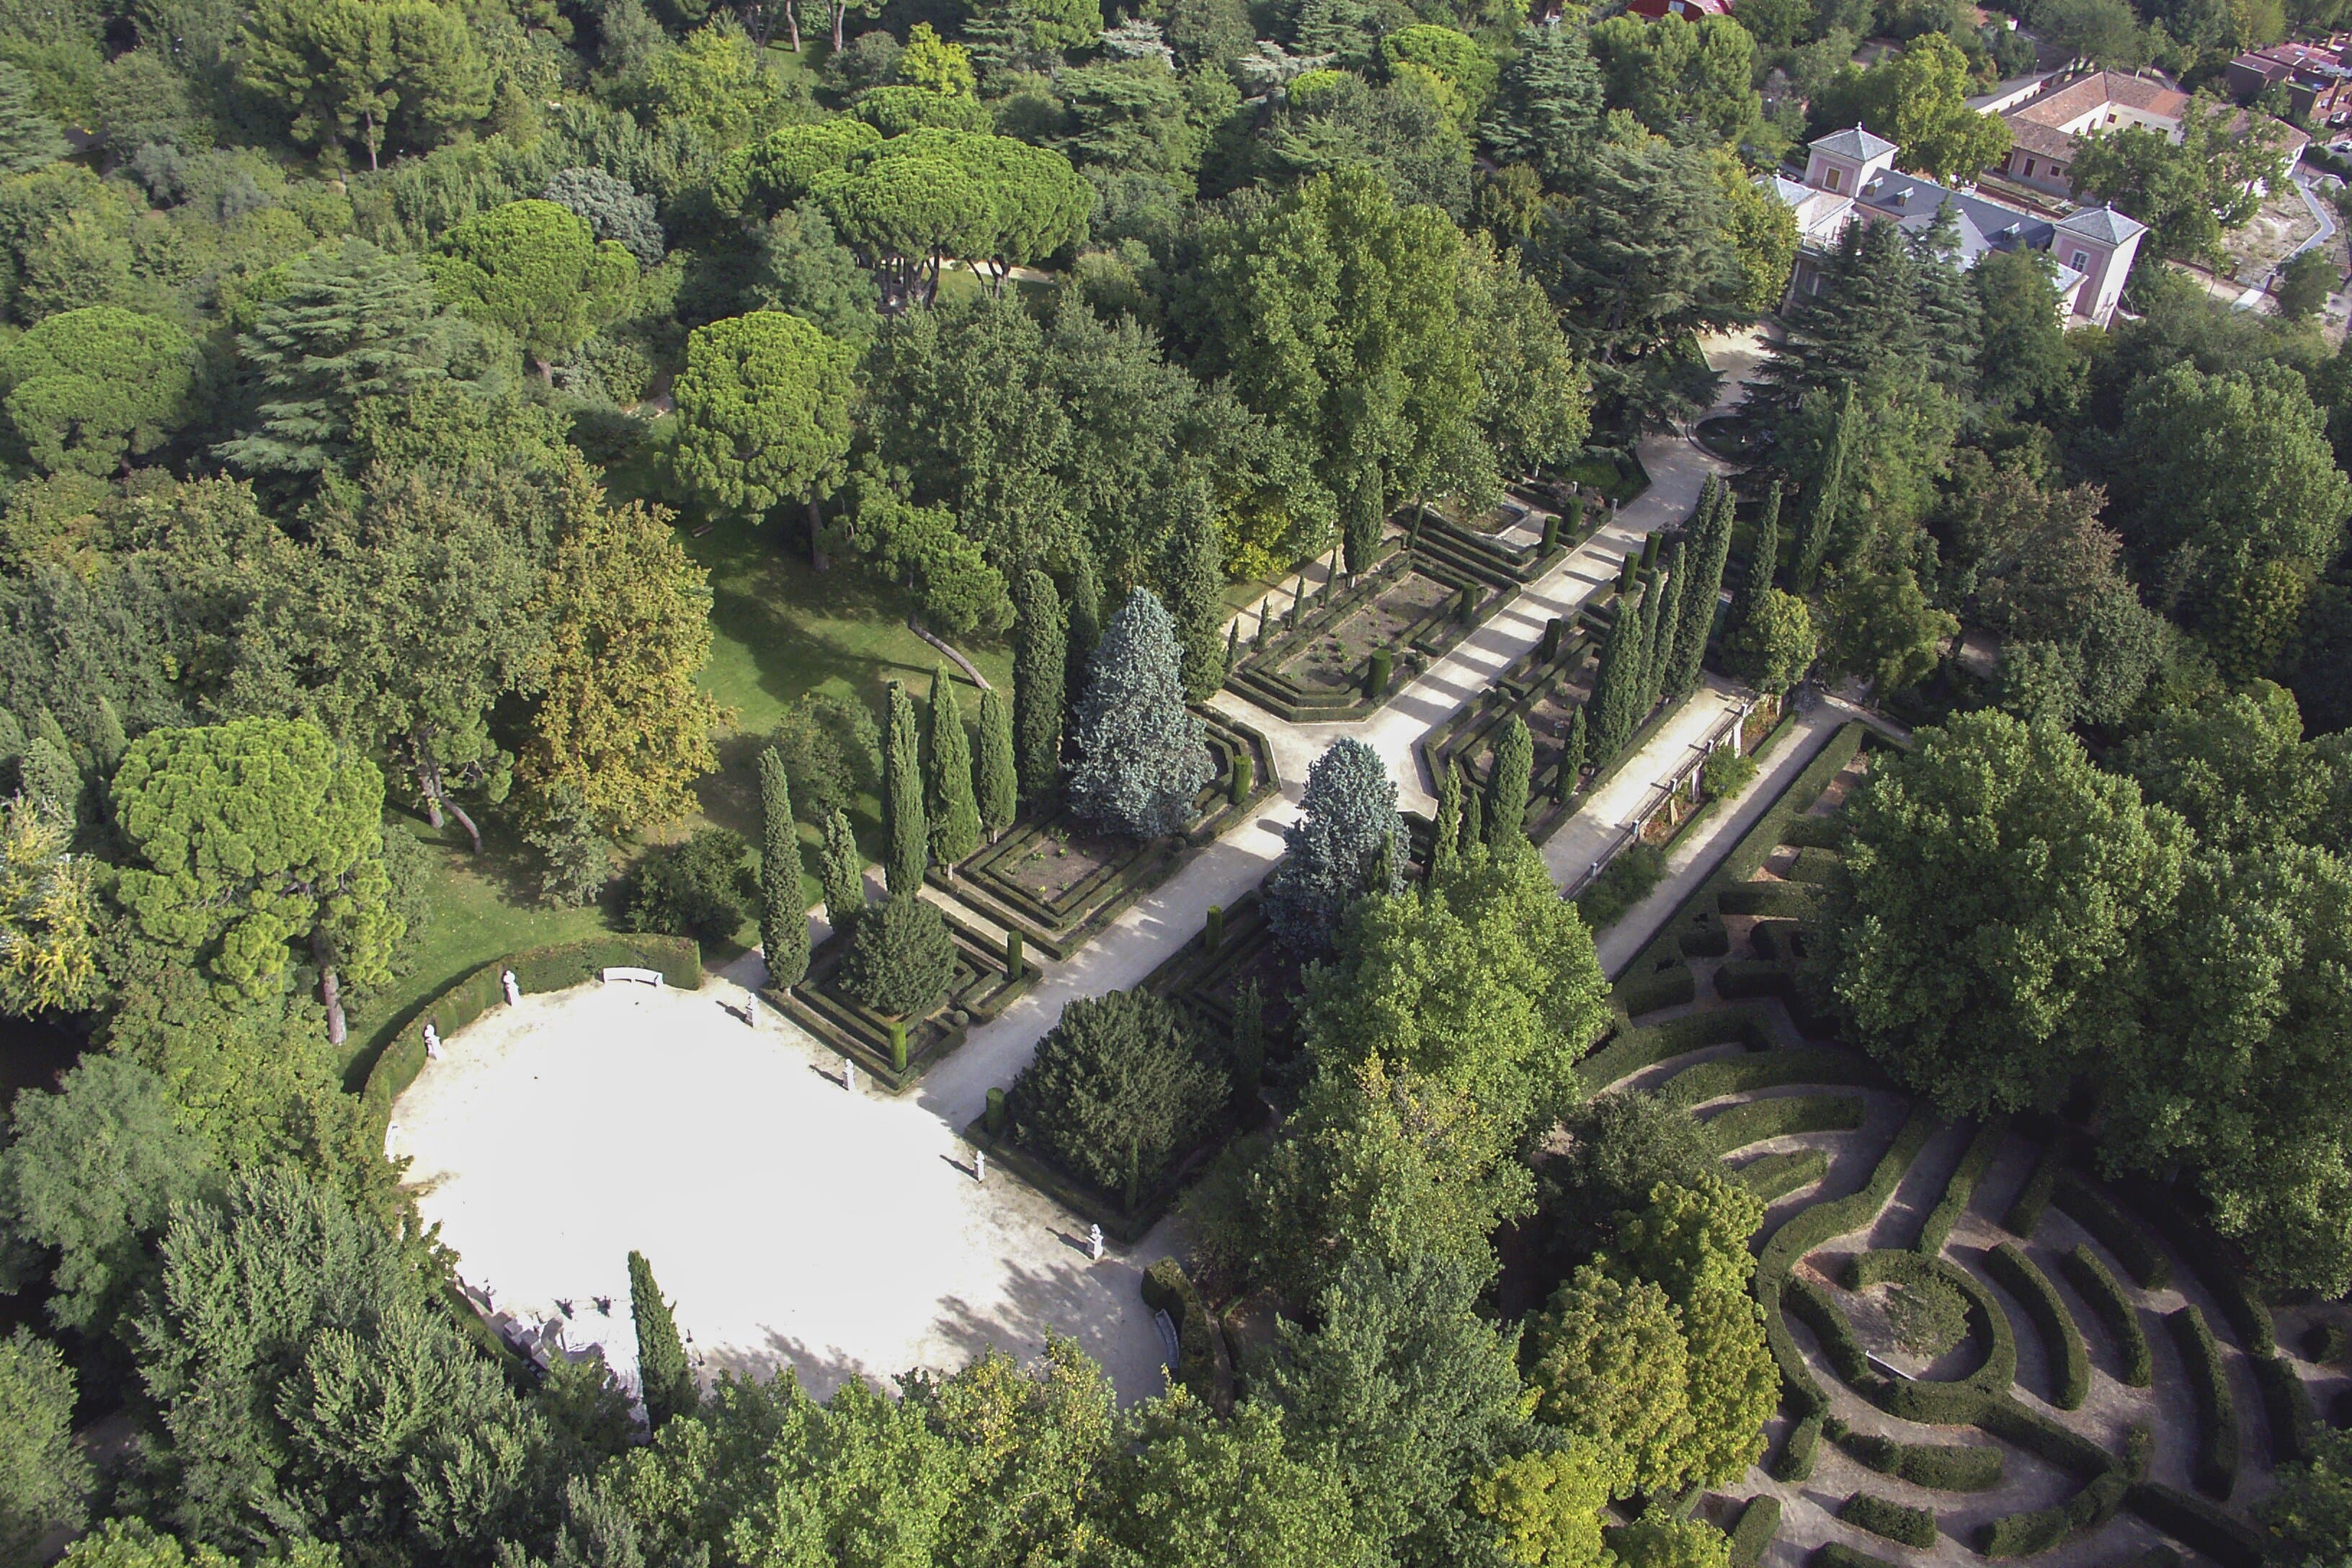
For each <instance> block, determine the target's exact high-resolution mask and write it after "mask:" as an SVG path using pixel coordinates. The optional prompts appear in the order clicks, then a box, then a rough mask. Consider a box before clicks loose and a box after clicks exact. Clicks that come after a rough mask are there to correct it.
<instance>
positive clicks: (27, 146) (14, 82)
mask: <svg viewBox="0 0 2352 1568" xmlns="http://www.w3.org/2000/svg"><path fill="white" fill-rule="evenodd" d="M65 155H66V139H65V137H64V136H63V135H62V134H60V133H59V132H58V122H57V121H54V120H52V119H50V118H49V117H48V116H47V115H46V114H44V113H42V112H41V107H40V104H39V103H38V102H37V94H36V89H35V88H34V86H33V79H32V78H31V77H28V76H26V74H25V73H24V72H23V71H21V70H19V69H17V68H16V67H15V66H10V65H0V174H25V173H26V172H27V171H28V170H33V169H37V168H40V167H41V166H43V165H44V164H47V163H56V162H57V161H58V159H60V158H62V157H64V156H65Z"/></svg>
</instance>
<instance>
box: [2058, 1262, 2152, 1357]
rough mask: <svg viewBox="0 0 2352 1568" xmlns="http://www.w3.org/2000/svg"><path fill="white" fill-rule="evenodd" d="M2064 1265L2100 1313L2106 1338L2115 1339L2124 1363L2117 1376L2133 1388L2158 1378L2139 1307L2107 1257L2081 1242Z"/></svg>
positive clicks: (2085, 1298)
mask: <svg viewBox="0 0 2352 1568" xmlns="http://www.w3.org/2000/svg"><path fill="white" fill-rule="evenodd" d="M2063 1267H2064V1268H2065V1270H2066V1278H2067V1279H2072V1280H2073V1281H2074V1289H2077V1290H2080V1291H2081V1292H2082V1293H2083V1299H2084V1300H2086V1301H2088V1302H2090V1303H2091V1310H2093V1311H2095V1312H2096V1313H2098V1315H2099V1321H2100V1322H2101V1323H2102V1324H2103V1325H2105V1328H2106V1331H2107V1337H2108V1338H2109V1339H2111V1340H2113V1341H2115V1342H2116V1356H2117V1359H2118V1360H2119V1361H2120V1363H2122V1370H2121V1372H2120V1373H2119V1374H2118V1375H2119V1376H2120V1377H2121V1379H2122V1381H2123V1383H2124V1384H2125V1385H2126V1387H2130V1388H2146V1387H2147V1386H2148V1385H2149V1384H2151V1383H2153V1382H2155V1380H2156V1365H2155V1361H2154V1358H2153V1357H2152V1356H2151V1355H2150V1354H2149V1352H2148V1348H2147V1332H2146V1331H2144V1330H2143V1329H2142V1328H2141V1327H2140V1322H2139V1309H2138V1307H2137V1306H2135V1305H2134V1304H2133V1302H2132V1299H2131V1298H2130V1297H2129V1296H2127V1295H2126V1294H2125V1293H2124V1288H2123V1284H2122V1282H2121V1281H2119V1280H2117V1279H2116V1276H2115V1271H2114V1270H2113V1269H2111V1268H2108V1267H2107V1265H2106V1260H2105V1258H2101V1257H2100V1256H2099V1255H2098V1254H2097V1253H2095V1252H2094V1251H2092V1250H2091V1249H2090V1248H2089V1247H2084V1246H2080V1245H2078V1246H2076V1247H2075V1248H2074V1251H2072V1252H2070V1253H2068V1254H2067V1255H2066V1258H2065V1261H2064V1265H2063Z"/></svg>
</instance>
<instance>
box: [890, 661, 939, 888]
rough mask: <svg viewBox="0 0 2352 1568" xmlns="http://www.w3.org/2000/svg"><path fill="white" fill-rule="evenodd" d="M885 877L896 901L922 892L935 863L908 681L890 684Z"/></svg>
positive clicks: (919, 749) (913, 703) (920, 757)
mask: <svg viewBox="0 0 2352 1568" xmlns="http://www.w3.org/2000/svg"><path fill="white" fill-rule="evenodd" d="M882 831H883V833H884V835H885V837H886V842H885V845H884V847H883V856H882V879H883V880H884V882H886V883H887V885H888V887H889V889H890V896H891V897H892V898H894V899H898V898H905V897H908V896H910V895H912V894H914V893H916V892H918V891H919V890H920V889H921V888H922V886H923V868H924V866H925V865H927V864H928V863H929V859H930V851H931V844H930V838H931V835H930V828H929V824H928V823H926V822H925V820H924V813H923V769H922V752H921V748H920V747H919V745H918V744H917V742H916V740H915V702H914V699H912V698H910V697H908V695H907V683H906V682H905V681H903V680H894V681H892V682H891V683H890V724H889V731H888V733H887V737H886V738H885V740H884V742H883V744H882Z"/></svg>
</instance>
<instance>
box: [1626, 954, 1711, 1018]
mask: <svg viewBox="0 0 2352 1568" xmlns="http://www.w3.org/2000/svg"><path fill="white" fill-rule="evenodd" d="M1696 1000H1698V977H1697V976H1696V975H1695V974H1693V973H1691V971H1690V965H1688V964H1686V963H1681V964H1676V965H1675V967H1674V968H1672V969H1667V970H1663V971H1660V972H1659V973H1654V974H1644V975H1641V976H1639V977H1638V978H1634V979H1627V980H1621V981H1619V982H1618V983H1617V1005H1619V1006H1621V1007H1622V1008H1624V1009H1625V1016H1627V1017H1628V1018H1638V1017H1640V1016H1642V1015H1643V1014H1644V1013H1656V1012H1661V1011H1663V1010H1664V1009H1665V1008H1668V1007H1679V1006H1681V1005H1683V1004H1684V1003H1685V1002H1696Z"/></svg>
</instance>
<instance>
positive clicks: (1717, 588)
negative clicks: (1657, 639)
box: [1666, 484, 1731, 697]
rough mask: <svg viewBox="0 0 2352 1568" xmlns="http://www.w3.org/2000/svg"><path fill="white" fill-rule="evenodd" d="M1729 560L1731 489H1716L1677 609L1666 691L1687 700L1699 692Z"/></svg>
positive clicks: (1721, 487)
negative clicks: (1673, 658)
mask: <svg viewBox="0 0 2352 1568" xmlns="http://www.w3.org/2000/svg"><path fill="white" fill-rule="evenodd" d="M1730 559H1731V487H1730V486H1729V485H1727V484H1717V485H1716V487H1715V495H1714V504H1713V505H1711V506H1709V507H1708V508H1707V509H1706V525H1705V526H1704V527H1702V528H1701V529H1700V530H1699V536H1698V543H1697V546H1696V548H1695V549H1694V550H1693V551H1692V552H1690V555H1689V557H1688V559H1687V562H1686V564H1687V565H1688V566H1689V567H1690V574H1691V577H1690V584H1689V586H1688V587H1686V588H1685V589H1684V591H1683V595H1682V599H1681V602H1680V603H1679V604H1678V605H1676V609H1677V611H1678V613H1679V615H1680V617H1681V621H1682V625H1681V626H1680V628H1679V629H1678V630H1676V632H1675V660H1674V668H1672V669H1671V670H1670V671H1669V672H1668V673H1667V676H1666V689H1667V690H1668V691H1669V692H1671V693H1673V694H1674V695H1675V696H1676V697H1686V696H1688V695H1689V694H1690V693H1692V692H1694V691H1696V690H1697V689H1698V678H1699V672H1700V670H1701V668H1703V667H1704V666H1705V664H1706V637H1707V633H1708V632H1710V631H1712V630H1713V629H1714V628H1715V606H1716V605H1717V603H1718V602H1720V600H1721V598H1722V595H1723V568H1724V566H1725V564H1726V563H1728V562H1729V561H1730Z"/></svg>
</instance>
